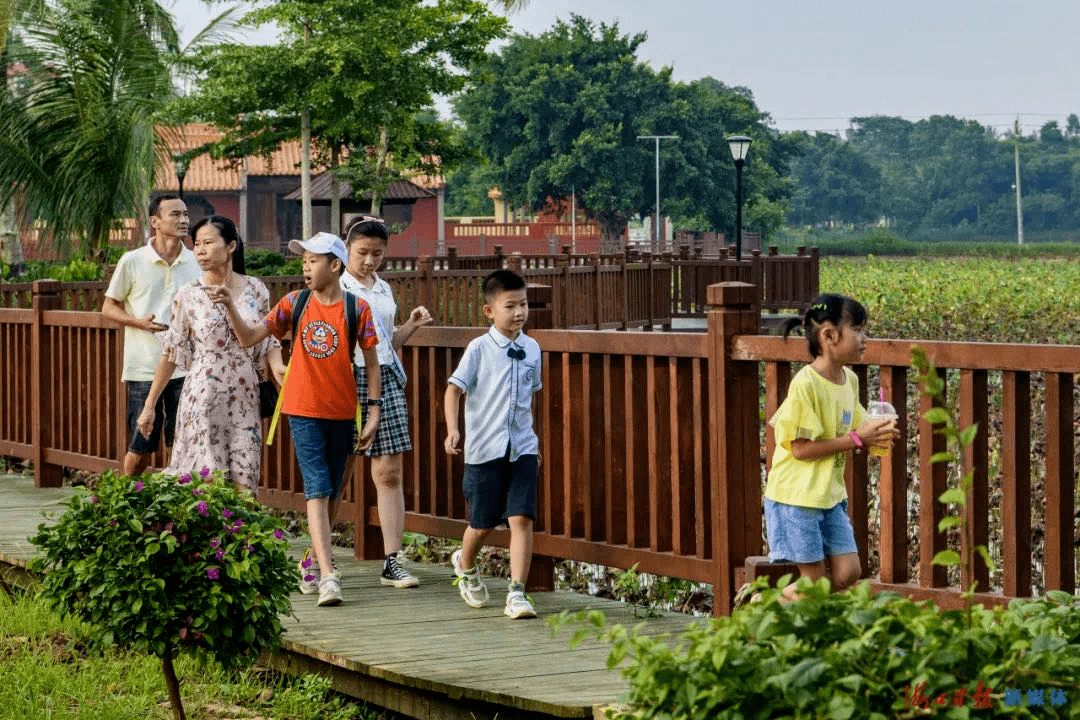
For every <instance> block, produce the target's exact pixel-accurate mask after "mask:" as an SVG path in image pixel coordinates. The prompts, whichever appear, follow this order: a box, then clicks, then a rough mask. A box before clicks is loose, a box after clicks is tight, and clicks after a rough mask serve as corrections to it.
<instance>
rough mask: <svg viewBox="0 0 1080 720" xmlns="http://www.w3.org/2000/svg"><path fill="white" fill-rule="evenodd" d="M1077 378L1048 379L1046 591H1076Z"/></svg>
mask: <svg viewBox="0 0 1080 720" xmlns="http://www.w3.org/2000/svg"><path fill="white" fill-rule="evenodd" d="M1074 443H1075V440H1074V438H1073V376H1072V375H1071V374H1068V373H1050V374H1048V375H1047V376H1046V576H1045V582H1046V589H1047V590H1064V591H1065V592H1069V593H1071V592H1073V591H1074V590H1075V589H1076V568H1075V548H1074V545H1073V542H1074V541H1073V535H1074V532H1073V522H1074V521H1073V510H1074V507H1075V504H1076V503H1075V499H1074V498H1075V492H1076V481H1075V478H1076V473H1075V467H1074V461H1073V452H1074Z"/></svg>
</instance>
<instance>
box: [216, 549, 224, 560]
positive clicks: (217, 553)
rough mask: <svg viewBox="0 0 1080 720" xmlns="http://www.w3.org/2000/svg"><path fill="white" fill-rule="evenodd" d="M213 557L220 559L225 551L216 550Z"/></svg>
mask: <svg viewBox="0 0 1080 720" xmlns="http://www.w3.org/2000/svg"><path fill="white" fill-rule="evenodd" d="M214 557H216V558H217V559H218V560H220V559H221V558H223V557H225V551H224V550H218V551H217V552H216V553H214Z"/></svg>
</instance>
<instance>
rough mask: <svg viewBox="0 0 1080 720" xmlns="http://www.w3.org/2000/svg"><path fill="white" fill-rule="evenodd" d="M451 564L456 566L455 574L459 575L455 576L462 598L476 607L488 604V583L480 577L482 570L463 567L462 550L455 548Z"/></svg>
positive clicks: (469, 604)
mask: <svg viewBox="0 0 1080 720" xmlns="http://www.w3.org/2000/svg"><path fill="white" fill-rule="evenodd" d="M450 564H451V565H453V566H454V574H455V575H457V577H456V578H454V584H455V585H457V587H458V592H459V593H461V599H462V600H464V601H465V604H466V605H468V606H469V607H474V608H480V607H484V606H485V605H487V604H488V600H489V599H490V598H489V596H488V589H487V585H485V584H484V581H483V580H481V579H480V570H479V569H478V568H473V569H472V570H462V569H461V550H455V551H454V554H453V555H451V556H450Z"/></svg>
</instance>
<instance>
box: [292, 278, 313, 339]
mask: <svg viewBox="0 0 1080 720" xmlns="http://www.w3.org/2000/svg"><path fill="white" fill-rule="evenodd" d="M310 299H311V289H310V288H304V289H303V290H301V291H300V292H298V293H297V294H296V297H295V298H293V306H292V332H293V342H296V338H297V329H298V328H299V327H300V320H301V319H303V317H304V310H305V309H306V308H307V304H308V300H310Z"/></svg>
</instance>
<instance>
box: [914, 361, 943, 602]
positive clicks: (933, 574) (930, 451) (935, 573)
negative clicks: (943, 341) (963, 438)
mask: <svg viewBox="0 0 1080 720" xmlns="http://www.w3.org/2000/svg"><path fill="white" fill-rule="evenodd" d="M938 374H939V375H941V378H942V380H943V381H945V380H946V378H947V374H948V371H947V370H942V369H940V368H939V369H938ZM945 385H946V387H947V386H948V382H947V381H946V382H945ZM923 389H924V388H923V387H922V386H921V385H920V397H919V417H920V418H922V416H924V415H925V414H926V413H927V412H928V411H929V410H930V409H931V408H932V407H938V406H940V405H941V401H939V400H937V399H936V398H931V397H929V396H927V395H923V394H922V393H921V390H923ZM945 448H946V443H945V436H944V435H941V434H940V433H937V432H935V428H934V427H933V426H932V425H930V423H928V422H926V421H925V420H920V421H919V584H920V585H921V586H923V587H935V588H938V587H945V585H947V584H948V577H947V574H946V571H945V568H944V567H942V566H940V565H934V564H933V560H934V556H935V555H936V554H937V553H939V552H941V551H942V550H944V549H945V546H946V542H945V541H946V538H945V533H943V532H941V531H939V530H938V523H939V522H940V521H941V519H942V518H943V517H944V516H945V507H944V506H943V505H942V504H941V503H940V502H938V498H939V497H940V496H941V494H942V493H943V492H945V481H946V471H947V468H946V466H945V464H944V463H932V462H931V461H930V460H931V458H932V457H933V456H934V454H935V453H939V452H944V451H945Z"/></svg>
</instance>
